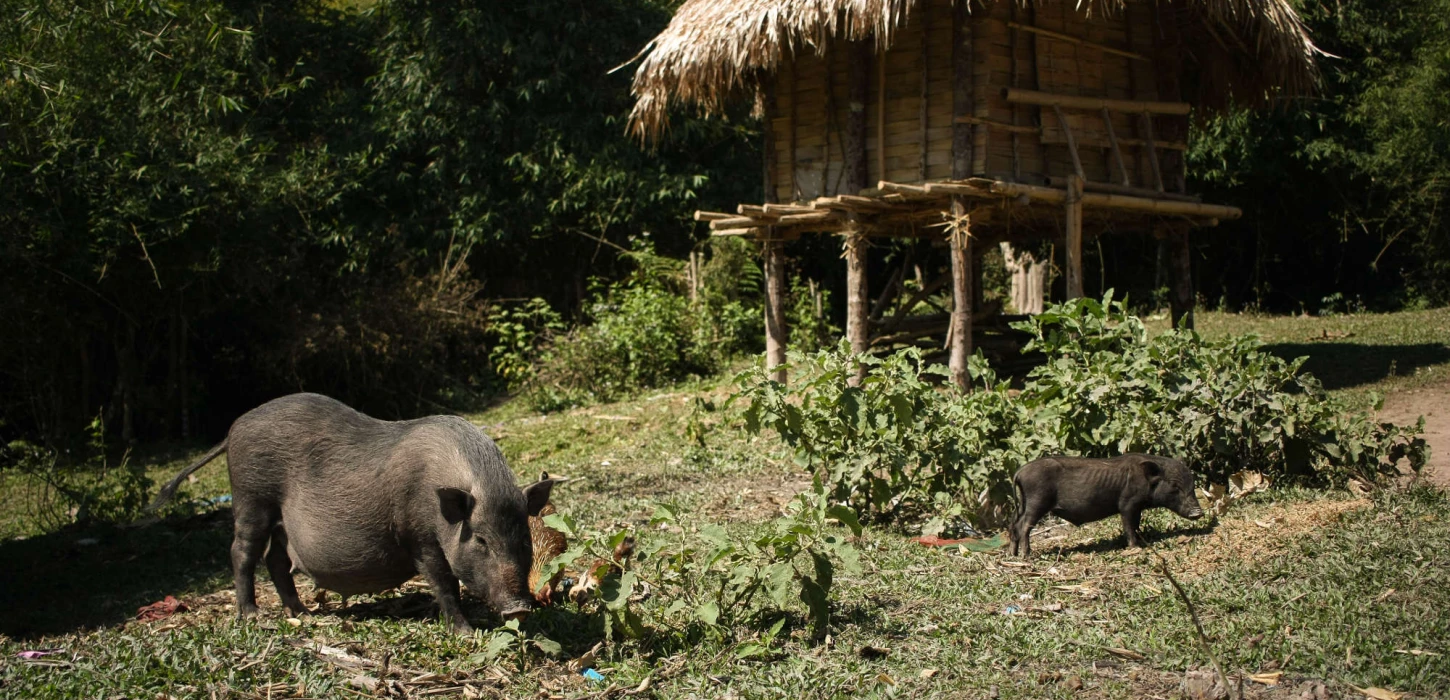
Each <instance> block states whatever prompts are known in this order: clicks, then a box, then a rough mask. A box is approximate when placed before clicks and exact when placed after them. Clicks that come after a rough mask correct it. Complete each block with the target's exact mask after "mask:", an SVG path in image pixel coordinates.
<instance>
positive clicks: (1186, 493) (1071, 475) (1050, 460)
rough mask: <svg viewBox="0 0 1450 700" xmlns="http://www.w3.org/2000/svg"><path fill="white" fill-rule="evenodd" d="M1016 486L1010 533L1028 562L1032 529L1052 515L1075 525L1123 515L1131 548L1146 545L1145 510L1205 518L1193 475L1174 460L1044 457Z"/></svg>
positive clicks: (1018, 478) (1024, 472)
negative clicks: (1142, 520)
mask: <svg viewBox="0 0 1450 700" xmlns="http://www.w3.org/2000/svg"><path fill="white" fill-rule="evenodd" d="M1012 482H1013V483H1014V484H1015V485H1016V487H1017V497H1018V500H1019V507H1020V510H1018V512H1017V517H1016V519H1015V520H1014V521H1013V522H1012V527H1011V530H1010V531H1009V533H1008V534H1009V536H1010V537H1011V540H1012V554H1013V556H1021V557H1024V558H1025V557H1030V556H1032V545H1031V541H1030V534H1031V532H1032V526H1034V525H1036V524H1037V521H1039V520H1041V519H1042V517H1043V516H1045V515H1047V514H1048V513H1052V514H1053V515H1056V516H1058V517H1060V518H1062V519H1063V520H1066V521H1068V522H1070V523H1072V524H1074V525H1082V524H1084V523H1090V522H1093V521H1095V520H1102V519H1103V518H1107V517H1109V516H1111V515H1113V514H1114V513H1117V514H1118V515H1119V516H1121V517H1122V519H1123V534H1124V535H1125V536H1126V537H1127V540H1128V546H1129V547H1141V546H1143V540H1142V538H1141V537H1139V536H1138V523H1139V520H1140V518H1141V517H1142V514H1143V511H1144V510H1147V509H1149V508H1167V509H1169V510H1171V511H1173V512H1175V513H1177V514H1179V515H1181V516H1183V517H1185V518H1188V519H1189V520H1197V519H1198V518H1200V517H1202V516H1203V508H1202V507H1201V506H1199V504H1198V498H1197V497H1196V496H1195V495H1194V493H1193V490H1194V486H1193V472H1192V471H1190V470H1189V469H1188V467H1187V466H1186V465H1185V464H1183V462H1180V461H1178V460H1176V459H1173V458H1171V457H1158V456H1155V455H1146V454H1136V453H1135V454H1125V455H1122V456H1120V457H1109V458H1105V459H1089V458H1084V457H1044V458H1042V459H1039V460H1036V461H1034V462H1031V463H1028V464H1026V465H1024V466H1023V467H1022V468H1021V469H1019V470H1017V474H1016V476H1013V477H1012Z"/></svg>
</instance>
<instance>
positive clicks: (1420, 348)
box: [1264, 342, 1450, 389]
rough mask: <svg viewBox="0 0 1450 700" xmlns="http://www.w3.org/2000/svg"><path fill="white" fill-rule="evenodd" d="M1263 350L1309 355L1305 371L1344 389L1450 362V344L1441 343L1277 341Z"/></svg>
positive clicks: (1329, 385) (1329, 386)
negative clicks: (1383, 343) (1397, 343)
mask: <svg viewBox="0 0 1450 700" xmlns="http://www.w3.org/2000/svg"><path fill="white" fill-rule="evenodd" d="M1264 349H1265V350H1267V351H1269V352H1271V353H1273V354H1275V355H1278V356H1279V357H1282V358H1284V359H1286V360H1292V359H1294V358H1296V357H1304V356H1306V355H1307V356H1308V357H1309V359H1308V360H1307V361H1306V362H1305V363H1304V370H1305V371H1307V372H1310V373H1312V374H1313V375H1314V376H1315V377H1318V378H1319V381H1321V382H1323V383H1324V388H1325V389H1347V388H1350V387H1356V386H1360V385H1363V384H1373V383H1374V382H1377V381H1380V380H1381V379H1385V378H1388V377H1399V376H1406V375H1410V374H1414V373H1415V370H1416V369H1419V368H1421V367H1429V366H1432V365H1439V364H1444V363H1447V362H1450V347H1447V346H1445V345H1443V344H1440V343H1419V344H1416V345H1365V344H1360V343H1336V342H1325V343H1279V344H1275V345H1266V346H1264Z"/></svg>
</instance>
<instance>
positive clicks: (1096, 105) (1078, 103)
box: [1002, 88, 1191, 116]
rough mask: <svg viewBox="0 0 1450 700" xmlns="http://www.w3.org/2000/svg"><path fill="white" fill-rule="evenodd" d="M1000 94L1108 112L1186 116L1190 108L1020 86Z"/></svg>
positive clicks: (1015, 99) (1023, 100)
mask: <svg viewBox="0 0 1450 700" xmlns="http://www.w3.org/2000/svg"><path fill="white" fill-rule="evenodd" d="M1002 95H1003V97H1005V98H1006V99H1007V101H1008V102H1014V103H1018V104H1028V105H1041V106H1043V107H1054V106H1057V107H1066V108H1068V109H1085V110H1092V111H1097V110H1099V109H1106V110H1108V111H1110V112H1127V113H1137V112H1147V113H1149V114H1175V115H1183V116H1186V115H1187V114H1188V112H1189V110H1190V109H1191V106H1190V105H1189V104H1188V103H1187V102H1146V101H1143V100H1112V99H1107V98H1102V97H1083V96H1081V95H1059V94H1055V93H1051V92H1039V91H1037V90H1022V89H1020V88H1002Z"/></svg>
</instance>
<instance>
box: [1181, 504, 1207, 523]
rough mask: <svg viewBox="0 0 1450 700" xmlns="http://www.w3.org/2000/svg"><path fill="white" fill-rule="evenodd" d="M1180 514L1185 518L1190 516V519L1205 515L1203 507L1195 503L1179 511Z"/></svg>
mask: <svg viewBox="0 0 1450 700" xmlns="http://www.w3.org/2000/svg"><path fill="white" fill-rule="evenodd" d="M1179 514H1180V515H1182V516H1183V517H1185V518H1188V519H1189V520H1197V519H1199V518H1202V517H1203V508H1201V507H1199V506H1198V504H1196V503H1195V504H1193V505H1191V506H1189V507H1188V508H1187V509H1185V510H1182V511H1179Z"/></svg>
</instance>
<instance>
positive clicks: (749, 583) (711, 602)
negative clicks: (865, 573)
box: [539, 481, 862, 658]
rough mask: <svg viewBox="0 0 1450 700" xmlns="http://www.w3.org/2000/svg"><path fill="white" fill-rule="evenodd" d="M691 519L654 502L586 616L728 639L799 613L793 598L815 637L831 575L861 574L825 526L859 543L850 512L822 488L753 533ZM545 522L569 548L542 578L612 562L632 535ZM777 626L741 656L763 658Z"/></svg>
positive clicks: (616, 629)
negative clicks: (743, 627)
mask: <svg viewBox="0 0 1450 700" xmlns="http://www.w3.org/2000/svg"><path fill="white" fill-rule="evenodd" d="M690 520H691V519H690V518H688V517H686V515H685V514H682V513H681V512H680V511H679V509H677V508H676V507H674V506H671V505H667V504H660V505H658V507H657V508H656V511H655V515H654V517H653V518H652V519H651V520H650V522H649V527H648V531H647V532H640V533H638V535H639V537H640V539H639V540H638V541H637V542H636V543H635V549H634V551H635V556H634V558H633V559H632V560H630V561H626V562H622V563H621V566H622V569H623V570H622V571H621V572H620V574H619V575H618V576H617V577H610V578H609V579H607V580H605V581H604V582H602V584H601V586H600V589H599V600H598V601H597V605H593V606H591V612H593V613H596V614H598V615H599V617H600V618H601V620H602V622H603V625H604V631H605V634H606V635H607V636H611V637H612V636H613V635H614V634H623V635H625V636H627V637H632V638H639V637H644V636H646V635H651V634H656V633H670V632H673V633H679V634H682V635H684V636H686V637H688V636H690V635H691V634H697V633H705V634H715V635H720V634H731V633H732V629H733V628H734V627H735V626H737V625H739V624H741V623H745V622H747V621H751V620H753V621H755V622H758V623H762V625H761V626H763V623H764V621H765V620H766V619H767V618H768V617H773V615H771V613H780V612H789V611H791V610H793V609H794V608H795V605H794V603H793V601H799V603H800V604H801V605H802V606H803V607H804V610H805V613H806V618H807V619H808V620H809V622H810V625H811V628H812V630H813V631H814V634H815V635H816V636H817V637H821V636H824V635H825V633H826V630H827V627H828V625H829V623H830V603H829V599H830V593H831V588H832V583H833V581H834V579H835V573H836V571H837V570H843V571H846V572H848V573H853V574H859V573H860V571H861V569H860V565H859V562H858V558H859V557H858V552H857V551H856V548H855V547H854V546H853V545H852V544H851V543H850V541H848V539H847V538H846V537H844V536H843V533H842V532H840V530H839V529H838V528H837V527H836V526H835V525H833V524H831V522H830V521H831V520H835V521H838V522H839V523H840V524H841V525H843V526H845V527H846V528H848V529H849V531H850V533H851V534H852V535H854V536H856V537H859V536H860V535H861V532H862V530H861V525H860V523H859V522H858V520H857V516H856V513H855V512H854V511H852V510H851V509H850V508H846V507H844V506H840V505H832V504H831V502H830V499H829V498H828V496H827V494H826V492H825V490H824V488H823V487H822V486H821V484H820V482H819V481H817V482H816V484H815V485H814V488H813V489H812V490H811V491H808V492H805V493H801V494H799V495H797V496H796V498H795V500H794V501H792V502H791V503H790V504H789V505H787V506H786V513H785V515H783V516H782V517H779V518H776V519H775V520H773V521H771V522H770V523H766V524H765V525H764V526H763V527H762V528H760V530H759V531H758V532H757V533H756V534H755V535H754V536H742V535H741V534H739V533H732V532H731V531H728V530H726V529H725V528H723V527H720V526H719V525H708V524H707V525H701V526H699V527H698V528H696V527H695V526H693V525H691V524H690ZM544 521H545V522H546V523H547V524H548V525H550V526H551V527H554V528H556V529H558V530H559V531H560V532H563V533H564V534H565V535H566V536H567V537H569V538H570V540H571V541H572V543H573V544H572V545H571V546H570V548H569V550H568V551H566V552H564V553H562V554H560V555H559V556H557V557H555V558H554V560H553V561H552V562H551V563H550V568H548V569H546V570H545V571H544V572H543V573H542V575H541V576H540V577H539V578H540V580H541V581H543V580H547V579H548V578H550V577H551V576H552V575H553V574H554V573H555V572H558V571H561V570H563V569H565V568H566V567H571V566H576V565H577V564H578V563H580V562H587V561H593V560H603V561H609V560H610V559H611V558H612V552H614V551H615V548H616V547H617V546H618V545H619V544H620V543H621V542H622V541H623V540H624V538H625V537H627V536H629V531H627V530H621V531H618V532H615V533H612V534H608V535H600V536H596V537H580V536H579V535H580V533H579V532H578V529H579V528H578V525H577V523H575V522H574V521H573V519H572V518H569V517H567V516H561V515H550V516H547V517H546V518H545V519H544ZM645 593H647V595H642V594H645ZM783 622H784V620H783V619H782V620H780V621H778V622H776V623H775V625H774V626H773V627H772V628H771V629H770V631H769V632H767V633H766V634H765V636H764V638H762V639H761V640H758V641H754V642H745V643H742V644H739V645H738V646H737V647H736V655H737V657H740V658H746V657H750V656H757V655H760V654H763V653H765V652H766V650H767V648H768V646H769V644H770V639H773V638H774V636H775V635H776V634H777V633H779V631H780V629H781V627H782V626H783Z"/></svg>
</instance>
